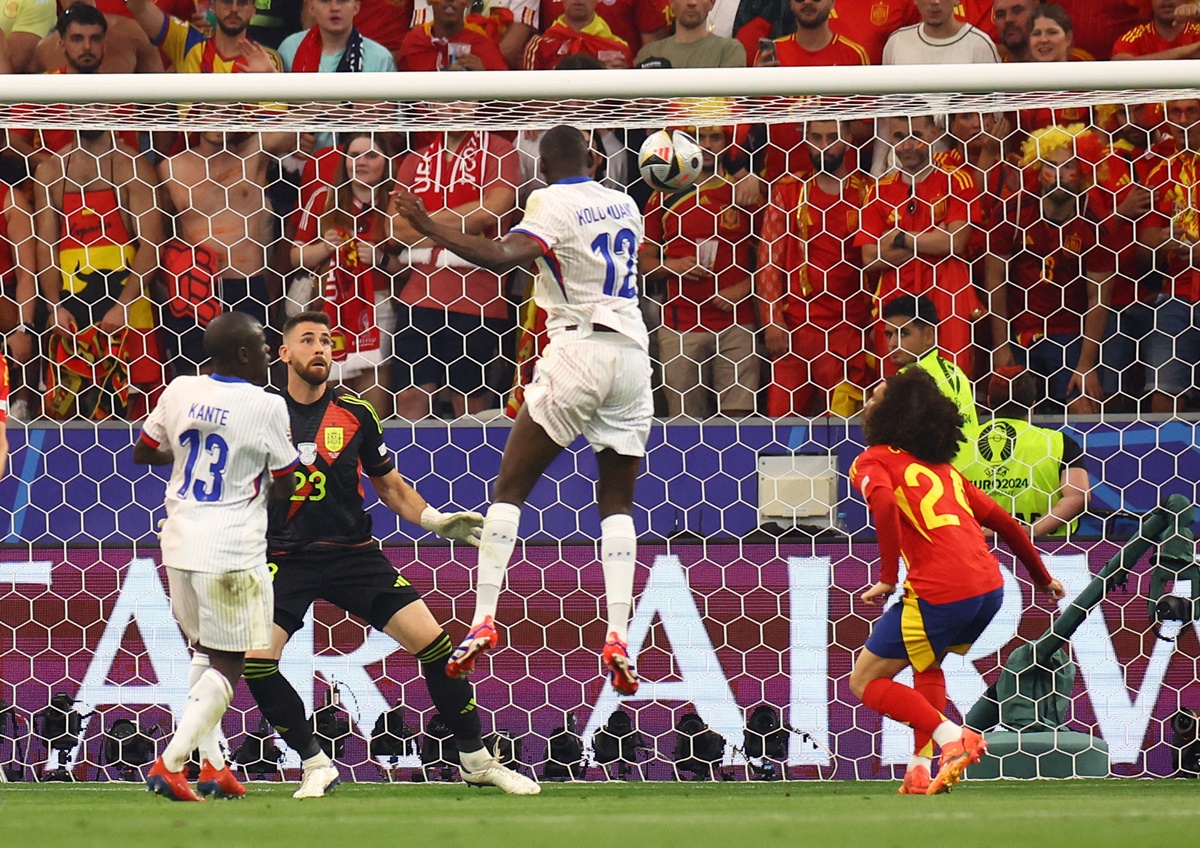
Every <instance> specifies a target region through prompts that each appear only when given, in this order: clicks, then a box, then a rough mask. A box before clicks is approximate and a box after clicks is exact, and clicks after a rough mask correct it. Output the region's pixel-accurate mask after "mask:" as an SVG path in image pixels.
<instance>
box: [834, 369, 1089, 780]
mask: <svg viewBox="0 0 1200 848" xmlns="http://www.w3.org/2000/svg"><path fill="white" fill-rule="evenodd" d="M863 434H864V436H865V437H866V442H867V445H868V447H867V449H866V450H865V451H863V452H862V453H861V454H860V455H859V456H858V458H857V459H855V460H854V463H853V465H851V466H850V480H851V482H852V483H853V484H854V485H855V487H856V488H857V489H858V490H859V491H860V492H862V494H863V496H864V497H865V498H866V500H867V505H868V506H869V507H870V509H871V514H872V516H873V517H874V519H875V531H876V535H877V536H878V539H879V566H880V575H879V582H878V583H876V584H875V585H874V586H872V587H871V588H870V589H868V590H867V591H866V592H864V593H863V595H862V600H863V602H864V603H868V604H877V603H879V602H880V601H883V600H885V599H886V598H887V597H888V596H889V595H891V594H892V593H893V592H894V591H895V590H896V583H897V580H898V572H899V563H900V558H901V557H903V558H904V562H905V565H906V567H907V570H908V573H907V575H906V579H905V582H904V594H903V596H902V597H901V599H900V602H899V603H897V604H894V605H893V606H892V607H890V608H889V609H888V610H887V611H886V612H884V614H883V616H882V617H881V618H880V619H879V621H878V622H876V624H875V627H874V628H872V630H871V635H870V636H869V637H868V638H867V644H866V646H865V647H864V648H863V650H862V651H861V652H860V653H859V655H858V659H857V660H856V661H855V663H854V670H853V671H852V672H851V674H850V691H851V692H852V693H853V694H854V695H855V696H856V697H858V698H860V699H861V700H862V702H863V704H864V705H865V706H867V707H870V708H871V709H873V710H875V711H876V712H878V713H881V714H883V715H885V716H887V717H888V718H891V719H893V720H895V721H899V722H902V723H904V724H907V725H909V726H911V727H912V728H913V731H914V734H915V736H916V743H917V746H918V747H917V751H918V755H916V756H914V757H913V760H912V761H910V763H909V768H908V773H907V774H905V776H904V784H903V785H902V786H901V787H900V794H902V795H913V794H922V790H923V794H927V795H937V794H939V793H941V792H946V791H949V790H950V788H951V787H953V786H954V784H956V783H957V782H958V781H959V780H960V779H961V778H962V774H963V772H964V771H966V768H967V766H969V765H971V764H972V763H975V762H978V761H979V757H980V756H981V755H982V754H984V753H985V752H986V751H987V743H986V742H984V740H983V737H982V736H981V735H980V734H979V733H977V732H975V731H974V730H971V729H970V728H966V727H960V726H958V725H956V724H954V723H953V722H951V721H950V720H949V719H947V718H946V716H945V714H944V710H945V707H946V680H945V677H944V676H943V674H942V671H941V661H942V658H943V657H944V656H945V655H946V654H947V653H948V652H950V651H954V652H955V653H959V654H965V653H966V652H967V650H968V649H969V648H970V646H971V643H973V642H974V641H975V640H976V639H978V638H979V636H980V634H981V633H983V631H984V629H985V628H986V627H987V626H988V624H989V623H990V622H991V620H992V618H993V617H994V616H995V615H996V613H997V611H999V609H1000V604H1001V601H1002V599H1003V591H1004V590H1003V586H1004V579H1003V576H1002V575H1001V572H1000V566H999V564H998V563H997V562H996V557H995V556H994V555H993V554H992V552H991V550H990V549H989V547H988V544H987V542H986V541H985V540H984V536H983V531H982V529H981V525H982V526H983V527H989V528H991V529H992V530H994V531H996V533H997V535H999V536H1000V538H1002V539H1003V540H1004V541H1005V542H1006V543H1007V544H1008V546H1009V547H1010V548H1011V549H1012V550H1013V552H1014V553H1016V555H1017V557H1018V558H1020V560H1021V562H1023V563H1024V564H1025V568H1026V569H1028V571H1029V574H1030V576H1031V577H1032V578H1033V581H1034V583H1035V584H1036V585H1037V586H1038V587H1039V588H1041V589H1043V590H1045V591H1047V592H1049V593H1050V594H1051V595H1052V596H1053V597H1054V598H1056V599H1061V598H1062V597H1064V595H1065V592H1064V590H1063V586H1062V584H1061V583H1059V582H1058V581H1057V580H1055V579H1053V578H1052V577H1051V576H1050V574H1049V572H1047V571H1046V566H1045V565H1044V564H1043V563H1042V559H1041V556H1040V554H1038V551H1037V549H1036V548H1035V547H1034V546H1033V543H1032V542H1031V541H1030V539H1029V536H1028V535H1027V533H1026V531H1025V530H1024V529H1023V528H1022V527H1021V525H1019V524H1018V523H1017V522H1016V520H1015V519H1013V517H1012V516H1010V515H1009V514H1008V513H1007V512H1005V511H1004V510H1003V509H1002V508H1000V507H999V506H998V505H997V504H996V502H995V501H993V500H992V499H991V498H989V497H988V496H987V495H985V494H983V492H981V491H980V490H979V489H977V488H976V487H975V486H974V485H972V484H971V483H970V482H969V481H968V480H966V479H964V478H963V476H962V475H961V474H959V473H958V471H956V470H955V469H954V467H953V466H951V465H950V460H951V459H952V458H953V457H954V455H955V454H956V453H957V452H958V445H959V442H961V441H963V439H964V437H963V433H962V416H961V415H960V414H959V412H958V409H957V408H956V407H955V406H954V403H953V401H951V400H949V399H948V398H947V397H946V396H945V395H943V394H942V393H941V392H940V391H939V390H938V388H937V386H936V385H935V384H934V382H933V379H932V378H931V377H930V376H929V375H928V374H927V373H926V372H924V371H921V370H919V369H915V368H914V369H909V370H907V371H902V372H901V373H899V374H897V375H895V376H894V377H891V378H889V379H888V381H887V382H886V383H884V384H883V385H881V386H880V387H879V388H878V389H877V390H876V391H875V394H874V396H873V397H872V398H871V400H870V401H869V402H868V403H867V406H866V409H865V415H864V420H863ZM910 665H911V666H912V669H913V687H912V688H910V687H908V686H904V685H903V684H900V683H897V682H896V681H894V680H892V678H893V677H895V676H896V675H897V674H899V673H900V672H901V671H902V670H903V669H905V668H906V667H908V666H910ZM930 739H932V741H933V742H936V743H937V744H938V745H939V746H940V747H941V749H942V753H941V758H940V761H939V762H940V768H939V771H938V775H937V777H936V778H934V779H933V780H932V781H930V775H929V766H930V764H931V761H930V757H931V755H932V751H933V749H932V747H931V746H930V745H929V740H930ZM922 754H923V755H924V756H921V755H922Z"/></svg>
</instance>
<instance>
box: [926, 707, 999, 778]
mask: <svg viewBox="0 0 1200 848" xmlns="http://www.w3.org/2000/svg"><path fill="white" fill-rule="evenodd" d="M943 724H945V725H949V727H948V728H945V729H944V730H943V729H942V728H939V730H938V731H935V732H934V734H933V738H934V741H935V742H938V743H939V744H940V745H941V746H942V756H941V757H940V758H939V759H938V773H937V777H935V778H934V779H933V782H932V783H930V784H929V788H928V789H926V790H925V794H926V795H940V794H942V793H943V792H949V791H950V790H951V789H953V788H954V787H955V785H956V784H957V783H958V782H959V781H960V780H962V777H963V774H964V773H965V772H966V770H967V767H968V766H970V765H973V764H975V763H977V762H979V758H980V757H982V756H983V755H984V754H986V753H987V742H985V741H984V739H983V736H981V735H980V734H978V733H976V732H975V731H974V730H971V728H969V727H963V728H959V727H957V726H956V725H953V724H951V723H950V722H948V721H947V722H944V723H943ZM955 733H956V735H957V738H954V739H953V740H952V741H949V742H946V741H940V739H939V737H941V736H942V735H943V734H955Z"/></svg>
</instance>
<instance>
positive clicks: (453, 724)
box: [416, 633, 542, 795]
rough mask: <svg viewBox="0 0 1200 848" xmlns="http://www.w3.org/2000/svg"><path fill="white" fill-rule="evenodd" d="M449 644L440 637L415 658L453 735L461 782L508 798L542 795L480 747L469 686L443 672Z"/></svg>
mask: <svg viewBox="0 0 1200 848" xmlns="http://www.w3.org/2000/svg"><path fill="white" fill-rule="evenodd" d="M453 644H454V643H453V642H451V641H450V637H449V636H447V635H446V634H445V633H442V634H441V635H440V636H438V637H437V638H436V639H434V640H433V641H432V642H431V643H430V644H429V645H427V646H426V647H425V648H424V649H422V650H420V651H418V652H417V654H416V657H417V661H418V662H419V663H420V664H421V672H422V674H423V675H424V677H425V684H426V686H428V687H429V697H430V698H431V699H432V700H433V705H434V707H435V708H436V709H437V711H438V715H440V716H441V717H442V720H443V721H445V722H446V724H447V725H448V726H449V727H450V730H451V732H452V733H453V734H454V744H455V745H456V746H457V747H458V757H459V762H460V763H461V765H462V775H463V781H464V782H465V783H468V784H470V785H472V786H496V787H499V788H500V789H503V790H504V791H505V792H507V793H508V794H510V795H537V794H538V793H539V792H541V791H542V787H541V786H539V785H538V784H537V783H536V782H534V781H532V780H530V779H529V778H528V777H526V776H525V775H523V774H520V773H518V772H515V771H513V770H512V769H510V768H507V767H505V766H504V765H502V764H501V763H500V761H499V760H498V759H496V757H495V756H493V755H492V753H491V752H490V751H488V750H487V748H485V747H484V744H483V738H482V727H481V726H480V723H479V711H478V710H477V709H476V706H475V695H474V693H473V692H472V690H471V684H470V683H468V682H467V681H466V680H464V679H462V678H460V677H449V676H447V675H446V673H445V671H443V669H444V667H445V662H446V658H447V657H448V656H450V652H451V648H452V646H453Z"/></svg>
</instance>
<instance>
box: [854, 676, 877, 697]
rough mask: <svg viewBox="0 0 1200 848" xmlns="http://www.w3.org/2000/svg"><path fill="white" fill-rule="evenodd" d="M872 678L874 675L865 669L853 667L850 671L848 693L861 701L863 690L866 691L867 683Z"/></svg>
mask: <svg viewBox="0 0 1200 848" xmlns="http://www.w3.org/2000/svg"><path fill="white" fill-rule="evenodd" d="M874 679H875V678H874V676H873V675H871V673H870V672H868V671H866V670H865V669H862V668H855V669H854V670H853V671H852V672H850V694H851V695H853V696H854V697H855V698H858V699H859V700H860V701H861V700H862V696H863V692H865V691H867V684H869V683H870V682H871V681H872V680H874Z"/></svg>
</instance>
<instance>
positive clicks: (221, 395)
mask: <svg viewBox="0 0 1200 848" xmlns="http://www.w3.org/2000/svg"><path fill="white" fill-rule="evenodd" d="M204 349H205V352H206V353H207V354H208V355H209V356H210V357H212V364H213V373H212V374H208V375H204V376H198V377H190V376H189V377H177V378H176V379H174V380H172V381H171V384H170V385H169V386H167V388H166V390H165V391H164V392H163V394H162V397H161V399H160V400H159V402H158V405H157V406H156V407H155V408H154V411H153V412H152V413H150V416H149V417H148V418H147V419H146V422H145V424H144V425H143V429H142V434H141V437H140V438H139V439H138V442H137V444H136V445H135V446H134V452H133V458H134V461H135V462H138V463H141V464H145V465H167V464H170V465H172V466H173V467H172V471H171V479H170V481H169V482H168V483H167V492H166V508H167V520H166V522H165V523H164V524H163V526H162V534H161V537H162V555H163V564H164V565H165V566H166V569H167V581H168V587H169V590H170V595H171V610H172V612H173V613H174V614H175V618H176V620H177V621H178V622H179V626H180V628H181V629H182V630H183V633H184V635H185V636H186V637H187V638H188V640H189V641H190V642H191V643H192V644H193V654H192V664H191V673H190V677H189V684H190V688H189V692H188V699H187V705H186V707H185V708H184V712H183V716H182V717H181V719H180V720H179V724H178V726H177V727H176V729H175V734H174V736H173V737H172V739H171V741H170V743H168V745H167V747H166V750H164V751H163V755H162V756H161V757H159V758H158V760H157V761H156V762H155V763H154V766H153V768H151V770H150V774H149V776H148V778H147V781H146V783H147V787H148V788H149V789H150V791H152V792H155V793H157V794H159V795H163V796H165V797H167V798H170V799H171V800H174V801H202V800H204V798H203V797H201V796H212V797H237V796H241V795H244V794H245V787H243V786H242V785H241V783H239V782H238V780H237V778H235V777H234V776H233V774H232V773H231V772H230V770H229V767H228V766H227V765H226V763H225V758H224V754H223V752H222V751H221V747H220V744H219V735H220V734H219V725H220V721H221V717H222V716H223V715H224V714H225V711H226V709H228V707H229V703H230V701H231V700H232V699H233V687H234V685H235V684H236V683H237V681H238V679H239V678H240V677H241V676H242V668H243V665H244V657H245V652H246V651H249V650H255V649H262V648H266V647H268V646H269V645H270V641H271V624H272V615H273V609H274V603H273V593H272V589H271V575H270V573H269V572H268V570H267V498H268V497H272V498H288V497H291V495H292V492H293V491H294V487H295V479H294V476H293V474H292V470H293V469H294V468H295V467H296V465H297V462H298V460H299V457H298V456H297V453H296V448H295V446H294V445H293V444H292V440H291V434H290V432H289V430H288V413H287V407H286V406H285V404H284V402H283V398H281V397H279V396H278V395H272V394H268V393H267V392H265V391H263V388H262V387H263V385H265V384H266V381H267V346H266V341H265V339H264V336H263V329H262V326H261V325H259V323H258V322H257V321H255V320H254V319H253V318H251V317H249V316H247V315H244V314H242V313H240V312H229V313H226V314H224V315H219V316H218V317H216V318H214V319H213V321H212V323H210V324H209V325H208V327H207V329H206V330H205V332H204ZM272 478H273V479H272ZM264 484H265V485H264ZM197 747H199V749H200V755H201V760H202V762H201V772H200V781H199V783H198V784H197V790H198V791H199V793H200V794H199V795H197V794H196V793H195V792H193V791H192V788H191V786H190V785H189V784H188V781H187V772H186V768H185V765H186V761H187V757H188V755H189V754H190V753H191V752H192V751H193V750H194V749H195V748H197Z"/></svg>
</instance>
